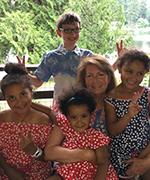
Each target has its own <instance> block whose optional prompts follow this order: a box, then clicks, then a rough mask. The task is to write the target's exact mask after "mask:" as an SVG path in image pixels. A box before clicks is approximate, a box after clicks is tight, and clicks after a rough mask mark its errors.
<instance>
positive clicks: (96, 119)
mask: <svg viewBox="0 0 150 180" xmlns="http://www.w3.org/2000/svg"><path fill="white" fill-rule="evenodd" d="M90 126H91V127H93V128H94V129H97V130H99V131H102V132H103V133H104V134H106V135H107V136H109V133H108V131H107V129H106V122H105V111H104V108H102V109H99V110H97V111H95V112H94V113H93V115H92V117H91V123H90Z"/></svg>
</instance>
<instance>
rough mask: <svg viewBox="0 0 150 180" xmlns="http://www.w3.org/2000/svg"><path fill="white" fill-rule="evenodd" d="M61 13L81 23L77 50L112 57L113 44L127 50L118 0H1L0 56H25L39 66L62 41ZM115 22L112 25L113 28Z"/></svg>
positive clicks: (127, 42)
mask: <svg viewBox="0 0 150 180" xmlns="http://www.w3.org/2000/svg"><path fill="white" fill-rule="evenodd" d="M64 11H76V12H77V13H78V14H79V15H80V17H81V20H82V27H83V29H82V31H81V36H80V39H79V41H78V43H77V44H78V45H79V47H82V48H86V49H90V50H91V51H93V52H94V53H99V54H102V55H103V54H105V53H106V52H107V53H108V54H111V53H112V52H113V51H114V50H115V49H116V42H119V41H120V40H121V39H123V40H124V45H125V46H126V47H128V46H129V45H130V42H131V41H132V36H131V35H130V34H128V32H125V31H124V30H123V29H122V26H123V24H124V22H125V17H124V14H123V13H124V11H123V7H122V5H118V1H117V0H111V1H107V0H101V1H97V0H80V1H79V0H77V1H74V0H62V1H60V0H55V1H54V0H32V1H31V0H14V1H11V0H3V1H0V17H1V18H0V57H1V63H3V62H4V60H7V56H8V53H9V52H10V50H12V53H13V54H15V55H16V54H18V55H19V56H20V57H22V55H24V54H28V56H29V59H28V63H30V64H32V63H33V64H38V63H40V61H41V59H42V56H43V55H44V54H46V53H47V52H48V51H50V50H53V49H56V48H57V47H58V46H59V44H60V43H62V39H61V38H59V37H58V36H57V34H56V32H55V31H56V20H57V18H58V16H59V15H60V14H62V13H63V12H64ZM113 23H115V26H114V25H113Z"/></svg>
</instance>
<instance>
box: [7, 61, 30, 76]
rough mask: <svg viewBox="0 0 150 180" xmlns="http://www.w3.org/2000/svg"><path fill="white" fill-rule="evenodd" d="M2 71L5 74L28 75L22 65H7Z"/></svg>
mask: <svg viewBox="0 0 150 180" xmlns="http://www.w3.org/2000/svg"><path fill="white" fill-rule="evenodd" d="M4 70H5V72H6V73H7V74H20V75H23V74H28V72H27V70H26V68H25V67H24V65H23V64H19V63H8V64H6V66H5V68H4Z"/></svg>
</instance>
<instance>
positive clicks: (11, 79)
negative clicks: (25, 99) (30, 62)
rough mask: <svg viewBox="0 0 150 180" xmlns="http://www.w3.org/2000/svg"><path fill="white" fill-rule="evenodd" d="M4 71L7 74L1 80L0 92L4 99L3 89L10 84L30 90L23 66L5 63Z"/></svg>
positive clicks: (26, 72) (26, 73)
mask: <svg viewBox="0 0 150 180" xmlns="http://www.w3.org/2000/svg"><path fill="white" fill-rule="evenodd" d="M4 71H5V72H6V73H7V74H6V75H5V76H4V77H3V79H2V80H1V91H2V93H3V96H4V97H5V89H6V88H7V87H8V86H10V85H12V84H22V85H23V86H24V87H27V88H28V89H29V90H32V86H31V83H30V79H29V77H28V71H27V69H26V68H25V67H24V65H23V64H19V63H7V64H6V65H5V67H4Z"/></svg>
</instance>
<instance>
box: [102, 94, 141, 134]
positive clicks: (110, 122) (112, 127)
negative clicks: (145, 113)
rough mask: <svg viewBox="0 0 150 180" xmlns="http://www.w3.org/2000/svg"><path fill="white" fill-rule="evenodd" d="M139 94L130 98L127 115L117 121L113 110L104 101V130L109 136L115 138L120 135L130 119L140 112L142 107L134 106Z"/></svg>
mask: <svg viewBox="0 0 150 180" xmlns="http://www.w3.org/2000/svg"><path fill="white" fill-rule="evenodd" d="M139 96H140V94H139V93H135V94H134V95H133V97H132V100H131V103H130V106H129V108H128V112H127V114H125V115H124V116H123V117H122V118H120V119H119V121H118V120H117V115H116V112H115V108H114V107H113V106H112V105H110V104H109V103H108V102H107V101H105V116H106V128H107V130H108V132H109V134H110V135H111V136H117V135H118V134H120V133H121V132H122V131H123V130H124V129H125V128H126V126H127V125H128V123H129V122H130V121H131V119H132V118H133V117H134V116H135V115H136V114H137V113H138V112H139V111H141V109H142V107H141V106H138V104H136V102H137V100H138V98H139Z"/></svg>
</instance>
